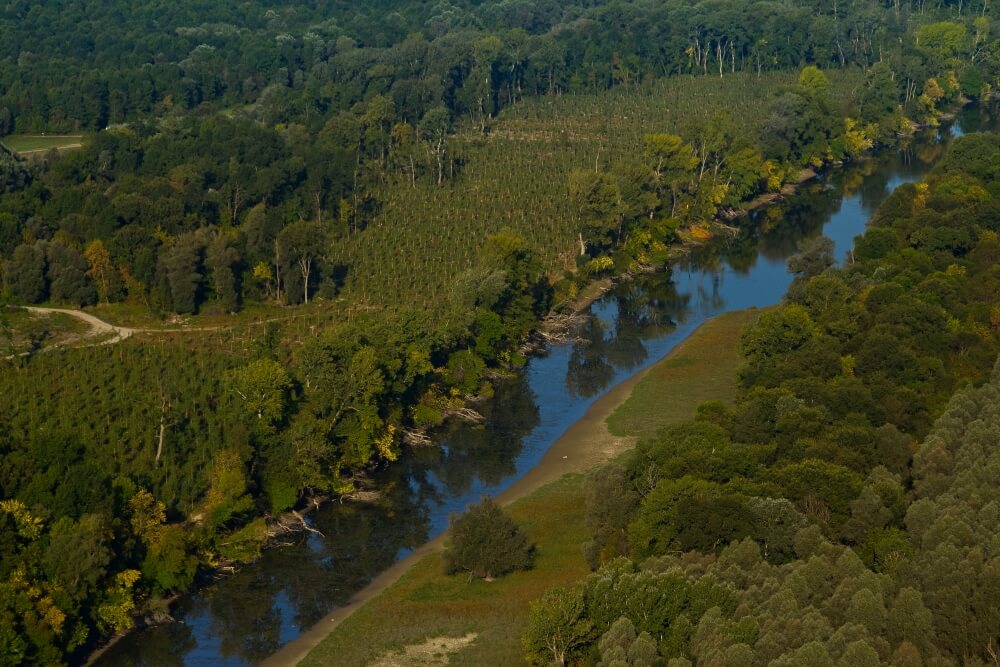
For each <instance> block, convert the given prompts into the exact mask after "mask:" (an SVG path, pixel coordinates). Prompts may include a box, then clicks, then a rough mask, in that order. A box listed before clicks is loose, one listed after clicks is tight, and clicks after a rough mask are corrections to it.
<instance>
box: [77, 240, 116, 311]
mask: <svg viewBox="0 0 1000 667" xmlns="http://www.w3.org/2000/svg"><path fill="white" fill-rule="evenodd" d="M83 256H84V258H85V259H86V260H87V267H88V268H87V276H88V277H89V278H90V279H91V280H92V281H93V282H94V285H95V286H96V287H97V295H98V297H100V299H101V301H103V302H104V303H107V302H108V301H109V300H110V299H111V289H112V286H113V285H114V283H115V278H116V277H117V276H116V274H115V266H114V264H112V262H111V253H109V252H108V249H107V248H106V247H104V243H103V242H102V241H101V240H100V239H95V240H93V241H91V242H90V243H88V244H87V247H86V248H84V249H83Z"/></svg>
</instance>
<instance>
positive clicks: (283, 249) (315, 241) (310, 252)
mask: <svg viewBox="0 0 1000 667" xmlns="http://www.w3.org/2000/svg"><path fill="white" fill-rule="evenodd" d="M278 246H279V248H280V253H281V257H282V259H283V260H284V261H286V262H293V263H294V264H295V265H297V266H298V268H299V272H300V273H301V275H302V294H303V301H304V302H305V303H306V304H308V303H309V286H310V281H311V280H312V278H313V270H314V269H315V264H316V262H317V260H318V259H319V258H321V257H322V256H323V254H324V253H325V252H326V246H327V236H326V229H325V228H324V227H323V226H322V225H321V224H319V223H318V222H307V221H305V220H301V221H299V222H293V223H292V224H290V225H288V226H287V227H285V228H284V229H282V230H281V233H280V234H278Z"/></svg>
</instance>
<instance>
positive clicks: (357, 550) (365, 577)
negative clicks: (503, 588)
mask: <svg viewBox="0 0 1000 667" xmlns="http://www.w3.org/2000/svg"><path fill="white" fill-rule="evenodd" d="M993 125H994V123H993V120H992V119H991V118H989V117H987V116H986V115H985V112H981V111H980V110H979V109H978V108H976V107H972V108H969V109H967V110H965V111H964V112H962V113H961V114H960V115H959V117H958V118H957V119H956V121H955V122H954V123H952V124H951V125H950V126H948V127H946V128H942V129H941V130H939V131H932V132H927V133H924V134H922V135H920V136H918V137H915V138H914V139H913V140H912V141H909V142H907V143H906V145H904V146H903V147H901V148H900V149H898V150H889V151H883V152H882V153H880V154H878V155H876V156H875V157H873V158H872V159H868V160H863V161H860V162H857V163H853V164H849V165H846V166H844V167H841V168H835V169H832V170H830V171H829V172H828V173H826V174H824V175H822V176H821V177H820V178H819V179H817V180H816V181H814V182H812V183H809V184H808V185H806V186H804V187H802V188H801V189H800V190H799V191H798V192H797V193H796V194H795V195H793V196H791V197H789V198H787V199H785V200H784V201H782V202H780V203H778V204H777V205H775V206H772V207H770V208H767V209H763V210H760V211H757V212H756V213H754V214H753V216H752V217H751V219H750V221H749V222H748V221H741V223H740V225H741V227H743V229H744V231H743V232H742V233H741V234H740V235H739V236H738V237H737V238H735V239H719V240H717V241H715V242H713V243H711V244H709V245H707V246H705V247H704V248H700V249H698V250H697V251H696V252H694V253H692V254H691V255H690V257H689V258H688V259H686V260H685V261H684V262H683V263H680V264H678V265H675V266H673V267H672V269H671V270H670V271H668V272H661V273H656V274H651V275H644V276H641V277H639V278H638V279H636V280H633V281H630V282H628V283H625V284H622V285H620V286H619V287H617V288H616V289H614V290H613V291H611V292H609V293H608V294H607V295H605V296H604V297H603V298H601V299H600V300H598V301H597V302H595V303H594V304H593V306H592V307H591V309H590V310H591V313H592V314H593V315H594V317H592V318H590V319H589V320H588V322H587V324H586V325H585V326H584V327H583V329H582V331H581V332H580V334H581V337H582V339H583V340H582V342H577V343H574V344H566V345H559V346H555V347H553V348H551V349H550V350H549V351H548V352H547V353H546V354H545V355H543V356H539V357H535V358H533V359H531V361H530V363H529V364H528V366H527V368H526V369H525V371H524V372H523V373H521V374H519V375H518V377H516V378H515V379H513V380H510V381H508V382H505V383H503V384H502V385H501V386H499V387H498V388H497V392H496V397H495V398H494V399H493V400H492V401H490V402H489V403H488V404H486V405H485V406H484V407H483V409H482V412H483V413H484V415H485V416H486V417H487V422H486V424H485V426H468V425H456V426H453V427H452V428H450V429H449V430H448V431H447V432H445V433H443V434H441V436H440V437H439V438H438V439H437V440H438V443H439V444H438V446H437V447H426V448H420V449H417V450H415V451H411V452H408V453H407V454H406V455H405V457H404V459H403V460H402V461H400V462H399V464H398V465H394V466H393V467H392V468H391V470H389V471H386V472H385V473H384V474H383V475H382V478H381V479H380V480H379V483H380V488H382V489H383V491H384V492H383V496H382V499H381V500H380V501H379V502H377V503H373V504H358V503H344V504H339V503H334V504H331V505H328V506H326V507H324V508H323V509H322V510H321V511H319V512H318V513H317V514H316V515H315V517H314V519H313V521H312V523H313V525H314V526H315V528H316V529H318V530H319V531H321V532H322V534H323V535H324V536H325V538H321V537H319V536H317V535H314V534H308V535H303V536H299V537H296V538H290V539H289V544H288V545H287V546H282V547H278V548H275V549H271V550H269V551H267V552H266V553H265V555H264V557H263V558H262V559H261V560H260V561H258V562H257V563H255V564H253V565H251V566H248V567H246V568H244V569H242V570H241V571H239V572H238V573H236V574H235V575H232V576H228V577H224V578H221V579H219V580H218V581H216V582H214V583H212V584H210V585H208V586H205V587H203V588H201V589H200V590H198V591H197V592H195V593H194V594H192V595H189V596H186V597H185V598H183V599H182V600H181V601H180V602H179V603H178V604H177V605H176V606H175V607H174V609H173V611H172V615H173V617H174V618H175V619H176V622H175V623H168V624H164V625H159V626H156V627H153V628H148V629H144V630H141V631H137V632H134V633H132V634H131V635H129V636H128V637H126V638H124V639H123V640H122V641H120V642H118V643H117V644H116V645H115V646H114V647H112V648H111V649H110V650H109V651H107V652H106V653H105V654H104V655H103V656H102V657H101V658H100V659H99V660H98V661H97V665H99V666H101V667H119V666H126V665H129V666H131V665H151V666H155V667H167V666H170V665H178V666H179V665H185V666H198V667H200V666H203V665H204V666H208V665H212V666H213V667H214V666H227V667H230V666H231V667H236V666H244V665H255V664H257V663H259V662H260V661H261V660H263V659H264V658H266V657H268V656H269V655H271V654H273V653H274V652H275V651H276V650H277V649H278V648H279V647H281V646H282V645H284V644H286V643H288V642H289V641H291V640H293V639H295V638H296V637H297V636H299V634H300V633H301V632H302V631H304V630H305V629H307V628H309V627H310V626H311V625H313V624H314V623H316V622H317V621H318V620H319V619H320V618H322V617H323V616H325V615H326V614H328V613H330V612H331V611H333V610H335V609H337V608H338V607H340V606H343V605H344V604H346V602H347V601H348V600H350V598H351V597H352V596H353V595H354V594H355V593H356V592H357V591H359V590H360V589H362V588H363V587H364V586H365V584H367V583H368V582H369V581H371V580H372V579H373V578H374V577H375V576H377V575H378V574H379V573H380V572H382V571H383V570H385V569H386V568H388V567H389V566H390V565H392V563H394V562H395V561H396V560H398V559H399V558H402V557H404V556H405V555H406V554H407V553H409V552H410V551H411V550H412V549H414V548H415V547H417V546H419V545H420V544H423V543H424V542H426V541H427V540H428V539H430V538H431V537H434V536H435V535H437V534H439V533H440V532H441V531H443V530H444V529H445V528H446V526H447V523H448V515H449V514H450V513H452V512H457V511H461V510H462V509H464V508H465V507H466V506H467V505H468V504H469V503H470V502H474V501H477V500H478V499H479V498H480V497H481V496H483V495H487V494H488V495H496V494H498V493H500V492H502V491H503V490H505V489H506V488H508V487H509V486H510V485H511V484H513V483H514V482H515V481H516V480H517V479H519V478H520V477H521V476H522V475H523V474H524V473H526V472H527V471H528V470H531V469H532V468H533V467H534V466H535V465H537V464H538V462H539V461H540V460H541V458H542V456H543V455H544V454H545V452H546V450H547V449H548V448H549V447H550V446H551V445H552V443H553V442H555V441H556V440H557V439H558V438H559V436H560V435H561V434H562V433H563V432H565V431H566V429H567V428H568V427H569V426H570V425H571V424H573V423H574V422H575V421H577V420H578V419H580V418H581V417H582V416H583V415H584V413H586V411H587V409H588V408H589V407H590V406H591V405H592V404H593V403H594V401H596V400H597V399H598V398H600V397H601V396H602V395H603V394H604V393H606V392H607V391H608V390H609V389H610V388H611V387H613V386H614V385H616V384H617V383H619V382H621V381H622V380H624V379H626V378H628V377H629V376H631V375H633V374H635V373H637V372H639V371H641V370H642V369H644V368H646V367H648V366H650V365H652V364H653V363H655V362H657V361H658V360H660V359H662V358H663V357H664V356H665V355H666V354H668V353H669V352H670V351H671V350H672V349H673V348H674V347H675V346H676V345H677V344H678V343H679V342H681V341H682V340H684V339H685V338H686V337H687V336H688V335H689V334H690V333H691V332H692V331H693V330H694V329H696V328H697V327H698V326H699V325H701V324H702V323H703V322H704V321H705V320H706V319H708V318H710V317H713V316H715V315H718V314H720V313H724V312H727V311H731V310H741V309H744V308H749V307H752V306H756V307H764V306H770V305H773V304H775V303H778V302H779V301H780V300H781V298H782V297H783V296H784V294H785V292H786V290H787V289H788V286H789V284H790V283H791V279H792V277H791V275H789V273H788V271H787V268H786V262H787V259H788V257H789V256H790V255H792V254H794V253H795V252H796V243H797V242H798V241H799V240H801V239H803V238H808V237H812V236H816V235H818V234H825V235H826V236H828V237H830V238H831V239H833V240H834V242H835V245H836V257H837V259H838V260H839V261H842V260H843V259H844V258H845V257H846V256H847V253H848V252H849V250H850V247H851V245H852V242H853V239H854V237H855V236H857V235H858V234H860V233H862V232H863V231H864V229H865V224H866V222H867V220H868V218H869V217H870V216H871V214H872V212H873V211H874V210H875V209H876V207H878V205H879V204H880V203H881V202H882V201H884V200H885V198H886V197H887V196H888V195H889V194H890V193H891V192H892V190H894V189H895V188H896V187H898V186H899V185H901V184H903V183H908V182H913V181H917V180H919V179H920V178H921V177H922V176H923V175H924V174H926V173H927V171H928V170H929V169H930V168H931V167H932V166H933V164H934V163H935V162H936V161H937V159H938V158H939V157H940V155H941V154H942V153H943V151H944V149H945V148H946V145H947V143H948V142H950V141H951V140H952V139H953V137H955V136H959V135H961V134H962V133H963V132H969V131H976V130H979V129H983V128H984V127H987V126H989V127H993Z"/></svg>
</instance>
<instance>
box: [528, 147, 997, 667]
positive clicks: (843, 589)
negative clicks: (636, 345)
mask: <svg viewBox="0 0 1000 667" xmlns="http://www.w3.org/2000/svg"><path fill="white" fill-rule="evenodd" d="M998 158H1000V137H997V136H996V135H970V136H967V137H965V138H962V139H959V140H958V141H957V142H956V143H955V144H954V146H953V148H952V150H951V152H950V153H949V155H948V156H946V157H945V158H944V159H943V160H942V162H941V163H940V165H939V166H938V167H937V168H936V169H935V170H934V171H933V172H932V175H931V176H930V177H929V178H928V180H927V181H926V182H924V183H920V184H917V185H904V186H901V187H900V188H899V189H898V190H897V191H896V192H894V193H893V195H892V196H891V197H890V198H889V199H888V200H887V201H886V202H885V203H884V204H883V205H882V207H881V208H880V209H879V211H878V213H877V214H876V215H875V217H874V219H873V221H872V226H871V227H870V229H869V230H868V231H867V232H866V233H865V234H864V235H863V236H861V237H858V239H857V240H856V246H855V249H854V252H853V254H852V256H851V258H850V260H849V261H848V262H847V264H846V265H845V266H844V267H842V268H831V267H832V265H833V258H832V255H831V250H832V243H830V242H828V241H827V240H825V239H822V238H819V239H816V240H814V241H812V242H809V243H806V244H805V245H804V246H803V248H802V252H801V253H800V254H799V255H797V256H795V257H794V258H793V259H792V260H791V261H790V268H791V270H792V271H793V272H794V273H795V274H796V275H797V278H796V281H795V283H794V284H793V286H792V288H791V289H790V291H789V294H788V297H787V298H786V300H785V302H784V303H783V304H782V305H781V306H780V307H779V308H778V309H776V310H773V311H769V312H767V313H765V314H763V315H761V316H760V318H759V319H758V321H757V322H756V323H755V324H754V325H752V326H751V327H750V328H749V329H748V330H747V331H746V332H745V333H744V336H743V340H742V343H741V345H742V352H743V355H744V357H745V360H746V362H745V366H744V367H743V369H742V371H741V382H742V390H741V393H740V396H739V398H738V400H737V402H736V404H735V405H734V406H727V405H724V404H721V403H706V404H704V405H703V406H701V407H700V408H699V410H698V416H697V418H696V420H694V421H692V422H689V423H685V424H682V425H679V426H674V427H668V428H666V429H664V430H662V431H661V432H659V433H658V434H657V435H656V436H655V437H653V438H651V439H649V440H646V441H644V442H641V443H640V444H639V445H638V446H637V447H636V449H635V450H634V451H633V452H631V453H630V454H628V455H626V456H625V457H624V458H622V459H621V460H620V461H618V462H616V463H613V464H611V465H609V466H608V467H607V468H605V469H603V470H602V471H600V472H599V473H597V474H595V475H594V477H593V478H592V480H591V482H590V486H589V488H588V499H587V508H586V512H587V520H588V525H589V526H590V529H591V531H592V535H593V539H592V540H591V541H590V542H588V543H587V544H586V545H584V554H585V556H586V558H587V559H588V561H589V563H590V565H591V567H592V568H593V569H594V570H595V574H594V575H592V576H591V577H590V578H589V579H587V580H586V581H584V582H581V584H580V585H579V586H578V587H576V588H573V589H557V590H553V591H551V592H550V593H549V594H547V595H546V596H545V598H543V599H542V600H541V601H540V602H539V603H538V604H537V605H536V606H535V608H534V610H533V612H532V620H531V626H530V629H529V632H528V634H527V635H526V637H525V647H526V649H527V654H528V658H529V660H531V661H532V662H534V663H536V664H547V663H548V662H550V661H552V660H553V659H554V660H556V661H557V662H563V661H567V660H575V659H577V658H584V657H587V659H593V660H601V661H602V662H601V664H612V662H613V661H614V660H621V661H622V662H615V663H614V664H637V665H638V664H655V661H657V660H662V661H664V662H666V663H667V664H671V665H675V666H679V665H687V664H694V663H699V664H700V663H702V662H704V663H709V664H716V663H717V664H751V663H753V664H756V663H758V662H760V663H761V664H765V663H766V664H788V665H796V664H816V665H823V664H829V665H833V664H884V663H892V664H953V663H954V662H955V661H964V662H965V663H967V664H986V663H987V662H989V661H991V660H992V659H993V658H992V656H994V655H995V651H996V628H997V627H998V622H1000V605H998V603H997V600H998V599H1000V598H998V593H1000V588H998V582H1000V580H998V579H997V577H996V572H997V566H998V564H1000V561H998V558H1000V554H998V553H996V548H995V547H996V537H997V532H996V526H995V524H994V523H991V522H990V521H989V520H986V521H985V522H984V520H983V517H986V516H990V515H991V514H990V513H991V512H993V511H994V510H995V502H991V500H990V499H992V498H994V497H995V496H996V480H995V479H994V478H992V477H991V476H990V474H989V473H988V472H986V471H987V470H989V469H991V466H992V467H995V464H996V452H995V451H994V450H995V448H993V450H991V449H990V447H989V442H990V438H991V437H993V436H991V435H988V434H991V433H994V432H995V431H996V429H997V424H996V420H997V415H998V412H997V410H998V408H1000V395H998V393H997V392H998V389H1000V362H997V353H998V352H1000V307H998V306H997V304H996V295H997V294H998V293H1000V274H998V272H997V266H998V264H997V260H998V259H1000V234H998V232H1000V225H998V220H1000V215H998V213H1000V210H998V204H997V202H998V201H1000V199H998V196H1000V193H998V190H997V188H998V186H1000V184H998V181H997V179H996V177H995V175H994V174H993V172H992V167H991V166H990V165H992V164H995V162H994V161H995V160H996V159H998ZM990 369H993V370H992V376H991V375H990V373H991V370H990ZM991 378H992V379H991ZM984 383H985V384H984ZM972 387H979V388H978V389H973V388H972ZM956 390H958V393H957V394H956V393H955V392H956ZM952 396H954V397H953V398H950V397H952ZM949 398H950V402H949ZM935 420H936V421H935ZM919 441H922V442H923V444H922V445H920V446H917V445H916V444H915V443H917V442H919ZM947 554H951V556H948V555H947Z"/></svg>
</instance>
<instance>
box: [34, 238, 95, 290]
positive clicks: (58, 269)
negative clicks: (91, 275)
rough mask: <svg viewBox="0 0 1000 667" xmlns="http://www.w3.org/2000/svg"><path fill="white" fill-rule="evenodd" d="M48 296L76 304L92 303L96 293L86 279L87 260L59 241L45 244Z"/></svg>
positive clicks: (78, 252) (77, 251)
mask: <svg viewBox="0 0 1000 667" xmlns="http://www.w3.org/2000/svg"><path fill="white" fill-rule="evenodd" d="M45 254H46V259H47V266H46V268H47V273H48V279H49V296H50V297H51V298H52V299H53V300H56V301H68V302H69V303H72V304H74V305H77V306H86V305H89V304H92V303H94V301H95V300H96V297H97V294H96V292H95V291H94V287H93V286H92V285H91V284H90V282H89V281H88V280H87V260H86V259H84V256H83V255H82V254H81V253H80V251H79V250H76V249H75V248H71V247H69V246H65V245H63V244H62V243H59V242H52V243H49V244H47V245H46V247H45Z"/></svg>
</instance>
